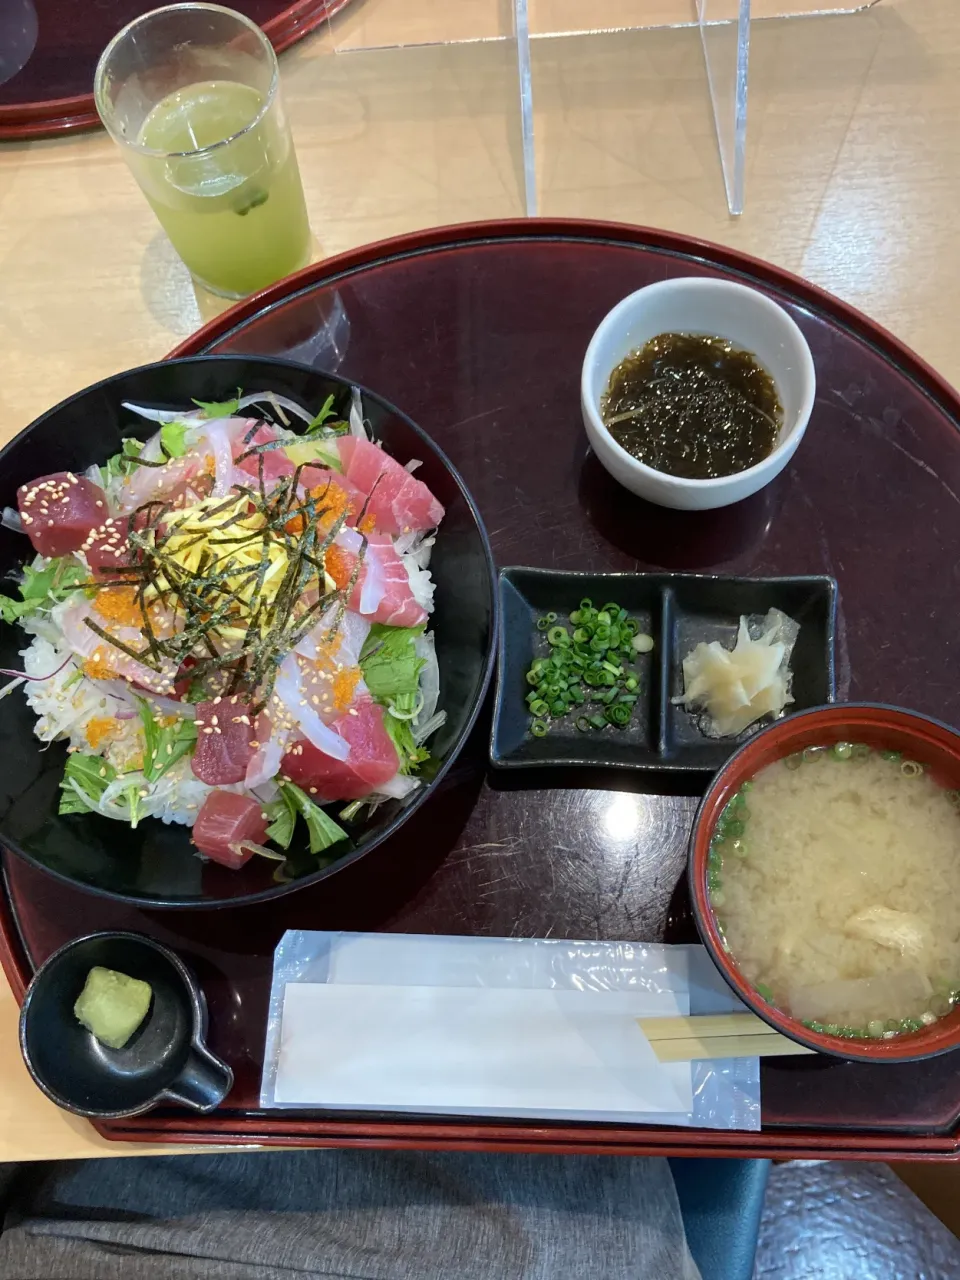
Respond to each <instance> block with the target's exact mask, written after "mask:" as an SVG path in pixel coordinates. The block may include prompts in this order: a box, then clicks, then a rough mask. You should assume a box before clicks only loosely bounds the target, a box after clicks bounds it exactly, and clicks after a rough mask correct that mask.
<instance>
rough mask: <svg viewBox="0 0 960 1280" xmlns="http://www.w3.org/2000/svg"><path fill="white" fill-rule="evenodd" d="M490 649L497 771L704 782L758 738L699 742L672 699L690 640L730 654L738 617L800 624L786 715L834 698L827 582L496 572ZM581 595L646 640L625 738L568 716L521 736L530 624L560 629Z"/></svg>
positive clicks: (832, 589)
mask: <svg viewBox="0 0 960 1280" xmlns="http://www.w3.org/2000/svg"><path fill="white" fill-rule="evenodd" d="M499 591H500V618H501V626H500V640H499V665H498V670H497V694H496V705H495V708H494V716H493V730H492V732H491V735H490V763H491V764H492V765H493V766H494V767H495V768H497V769H532V768H541V767H549V766H557V765H571V766H576V767H583V766H593V767H602V768H619V769H635V770H646V769H650V770H656V771H664V770H666V771H670V772H676V773H705V774H706V773H714V772H715V771H716V770H717V769H719V768H720V767H721V766H722V765H723V764H724V763H725V762H726V761H727V759H728V758H729V757H730V756H731V755H732V754H733V752H734V751H736V749H737V748H738V747H739V746H740V745H741V744H742V743H743V742H745V741H746V740H747V738H749V737H751V736H752V735H753V734H754V733H756V732H757V730H758V729H761V728H763V727H764V725H765V724H768V723H769V720H764V721H760V723H759V724H756V725H751V726H750V727H749V728H748V729H745V730H744V731H743V733H741V734H738V735H737V736H736V737H732V738H721V739H714V738H707V737H704V735H703V734H702V733H700V731H699V729H698V727H697V716H695V715H693V714H691V713H690V712H689V711H687V710H686V709H685V708H684V707H682V706H678V705H676V704H674V703H673V702H672V701H671V699H672V698H674V697H676V696H677V695H678V694H681V693H682V692H683V668H682V663H683V659H684V657H685V656H686V655H687V654H688V653H689V652H690V651H691V650H692V649H693V648H694V647H695V646H696V645H697V644H699V643H700V642H701V641H706V642H708V643H709V642H710V641H711V640H719V641H720V642H721V643H722V644H723V645H724V646H725V647H727V648H733V644H734V641H735V639H736V634H737V628H738V626H739V621H740V617H741V615H743V614H745V615H747V616H755V615H763V614H765V613H766V612H767V610H768V609H780V610H782V611H783V612H784V613H786V614H788V615H789V616H790V617H791V618H793V619H794V621H795V622H797V623H799V624H800V634H799V636H798V638H797V643H796V647H795V648H794V651H793V657H792V659H791V667H792V668H793V684H792V693H793V698H794V701H793V702H792V703H791V704H790V705H789V707H788V711H787V714H790V712H794V711H803V710H805V709H806V708H808V707H817V706H821V705H822V704H823V703H825V702H832V701H833V699H834V689H835V677H834V633H835V630H836V610H837V584H836V582H835V581H834V579H833V578H827V577H798V578H727V577H721V576H715V575H710V576H707V575H703V576H701V575H699V574H682V573H665V574H661V573H569V572H560V571H554V570H551V569H529V568H508V569H502V570H501V571H500V578H499ZM584 596H589V597H590V599H591V600H593V601H594V603H595V604H596V605H597V606H598V607H599V606H600V605H601V604H603V603H604V602H606V601H608V600H614V601H616V603H617V604H619V605H620V606H621V607H622V608H624V609H626V610H627V611H628V613H629V614H630V616H631V617H632V618H635V619H636V620H637V622H638V623H639V624H640V630H641V631H645V632H647V633H648V634H649V635H651V636H652V637H653V640H654V648H653V652H652V653H649V654H644V655H643V656H642V657H641V659H640V661H639V662H638V663H637V664H636V672H637V674H638V675H639V676H640V691H639V693H640V697H639V701H638V702H637V704H636V707H635V709H634V714H633V718H632V719H631V721H630V723H629V725H627V727H626V728H624V729H617V728H614V727H612V726H610V727H608V728H605V729H602V730H596V731H590V732H581V731H580V730H579V729H577V727H576V724H575V719H576V717H575V716H572V715H571V716H568V717H566V718H565V719H563V720H561V721H559V722H558V723H556V724H554V725H551V728H550V732H549V733H548V734H547V735H546V736H545V737H543V738H535V737H534V736H533V735H532V734H531V733H530V721H531V717H530V715H529V714H528V711H527V704H526V701H525V699H526V695H527V693H528V691H529V686H528V685H527V683H526V673H527V671H528V669H529V667H530V663H531V662H532V661H533V659H534V657H535V656H536V654H537V653H539V652H540V651H541V650H543V651H544V652H546V650H547V644H546V639H545V637H544V635H543V633H542V632H540V631H538V630H537V619H538V618H539V617H541V616H542V615H543V614H545V613H547V612H550V611H552V612H554V613H556V614H557V615H558V619H559V620H561V621H566V617H567V615H568V614H569V613H570V612H571V611H572V610H574V609H576V608H577V607H578V606H579V604H580V601H581V600H582V599H583V597H584Z"/></svg>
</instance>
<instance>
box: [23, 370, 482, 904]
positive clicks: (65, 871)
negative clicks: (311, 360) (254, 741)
mask: <svg viewBox="0 0 960 1280" xmlns="http://www.w3.org/2000/svg"><path fill="white" fill-rule="evenodd" d="M237 387H241V388H242V389H243V391H244V392H251V391H261V390H273V391H276V392H279V393H280V394H282V395H286V396H289V397H291V398H292V399H294V400H296V401H298V403H301V404H303V405H304V406H306V407H308V408H309V407H310V406H314V407H315V408H316V409H319V408H320V406H321V405H322V404H323V402H324V401H325V400H326V398H327V396H328V395H329V394H330V393H331V392H332V393H333V394H334V395H335V396H336V397H337V401H338V403H340V402H343V401H344V397H345V395H346V397H347V400H348V399H349V390H348V388H349V384H347V383H345V382H344V381H343V380H342V379H339V378H335V377H332V376H330V375H327V374H323V373H319V372H317V371H315V370H312V369H309V368H307V367H305V366H303V365H298V364H294V363H292V362H290V361H284V360H273V359H262V358H258V357H255V356H236V357H234V356H207V357H198V358H193V359H185V360H171V361H166V362H163V363H159V364H153V365H146V366H144V367H143V368H140V369H134V370H131V371H130V372H128V373H122V374H118V375H117V376H116V377H113V378H108V379H106V380H105V381H104V382H100V383H97V385H96V386H93V387H89V388H88V389H87V390H86V391H82V392H80V393H79V394H78V395H75V396H72V397H71V398H70V399H69V400H65V401H63V403H62V404H59V405H57V406H56V408H54V409H51V410H50V411H49V412H48V413H45V414H44V415H43V416H42V417H41V418H38V419H37V421H36V422H34V423H33V424H32V425H31V426H29V427H27V428H26V430H25V431H22V432H21V433H20V435H18V436H17V437H16V438H15V439H14V440H13V441H11V443H10V444H9V445H7V447H6V448H5V449H3V451H2V452H0V506H16V490H17V488H18V486H19V485H21V484H25V483H27V482H28V481H30V480H33V479H35V478H36V477H37V476H40V475H46V474H50V473H51V472H55V471H64V470H72V471H82V470H84V469H85V468H86V467H88V466H89V465H90V464H91V463H93V462H103V461H104V460H105V459H107V458H108V457H110V455H111V454H114V453H116V452H117V450H118V449H119V448H120V440H121V437H123V436H131V435H135V436H138V437H139V438H141V439H146V438H147V436H148V435H149V434H151V430H152V426H151V424H149V423H144V422H142V421H139V420H138V419H136V418H135V417H134V416H133V415H132V414H131V413H130V412H129V411H127V410H125V409H123V408H122V403H123V402H124V401H131V402H134V403H138V404H149V405H157V406H160V407H165V406H169V407H171V408H183V407H184V406H185V405H189V404H190V402H191V400H193V399H196V400H205V401H210V400H224V399H228V398H229V397H231V396H233V395H234V394H235V393H236V389H237ZM363 401H364V412H365V415H366V418H367V421H368V423H369V424H370V427H371V430H372V433H373V435H374V436H375V438H376V439H377V440H379V441H380V442H381V443H382V444H383V446H384V448H385V449H386V451H387V452H388V453H390V454H392V455H393V456H394V457H396V458H397V459H398V461H400V462H403V463H406V462H408V461H410V460H411V459H413V458H417V459H420V460H421V462H422V464H423V465H422V467H421V468H420V470H419V471H418V473H417V474H418V476H419V477H420V478H421V479H423V480H424V482H425V483H426V484H427V485H429V487H430V489H431V490H432V491H433V493H434V494H435V495H436V496H437V498H438V499H439V500H440V502H442V503H443V505H444V507H445V509H446V516H445V518H444V521H443V524H442V525H441V529H440V533H439V535H438V537H437V542H436V546H435V547H434V552H433V558H432V561H431V565H430V568H431V572H432V573H433V576H434V581H435V583H436V598H435V599H436V608H435V611H434V613H433V615H432V617H431V623H430V625H431V628H432V630H433V632H434V635H435V637H436V646H437V658H438V661H439V664H440V706H441V707H442V708H443V709H445V710H446V712H447V722H446V724H445V725H444V726H443V727H442V728H441V729H439V730H437V732H436V734H435V735H434V736H433V738H432V739H431V740H430V743H429V746H430V750H431V752H432V755H433V758H434V761H433V765H432V767H431V770H430V776H429V778H428V779H425V784H424V786H423V787H422V788H421V789H420V790H419V791H418V792H416V793H414V795H413V796H412V797H411V798H409V799H408V801H407V802H406V803H405V804H403V805H401V804H400V802H398V801H391V802H390V803H388V804H384V805H382V806H381V807H380V808H378V809H377V810H376V812H375V813H374V815H373V816H372V817H371V818H370V819H369V820H368V821H367V822H366V823H365V824H364V823H360V824H354V825H353V826H352V827H351V835H352V837H353V839H352V842H351V845H350V846H349V847H348V848H346V851H345V852H344V853H343V855H342V856H341V857H340V858H338V859H337V860H336V861H334V862H332V863H331V864H330V865H329V866H318V862H317V859H315V858H312V857H311V856H310V854H309V853H308V852H307V849H306V845H305V843H304V844H303V845H302V846H300V847H297V843H296V840H295V842H294V845H293V847H292V849H291V857H290V868H291V871H292V873H293V876H294V878H293V880H292V881H290V882H288V883H282V884H281V883H276V882H275V880H274V871H275V868H276V864H275V863H269V862H267V861H266V860H265V859H262V858H253V859H251V861H250V862H248V863H247V864H246V866H244V867H243V868H241V869H240V870H239V871H229V870H227V869H226V868H224V867H220V866H218V865H216V864H213V863H206V862H203V861H201V860H200V858H199V857H198V856H197V853H196V850H195V849H194V847H193V846H192V845H191V843H190V839H189V831H188V829H187V828H186V827H182V826H173V825H171V826H166V825H164V824H163V823H161V822H160V821H159V820H157V819H154V818H150V819H147V820H145V821H144V822H142V823H141V824H140V825H139V826H138V827H137V829H136V830H131V829H130V828H129V827H127V826H125V825H124V824H122V823H120V822H116V821H113V820H111V819H108V818H102V817H100V816H99V815H93V814H91V815H78V814H73V815H69V816H66V817H61V816H59V815H58V813H57V808H58V802H59V794H60V793H59V784H60V779H61V777H62V775H63V768H64V762H65V760H66V758H67V757H66V748H65V745H64V744H61V743H54V744H53V745H52V746H50V747H48V748H46V749H43V744H42V743H41V742H40V741H39V740H38V739H37V738H36V737H35V736H34V734H33V726H34V720H35V717H34V715H33V713H32V712H31V711H30V708H29V707H28V706H27V704H26V701H25V700H24V697H23V695H22V693H21V692H20V691H19V690H16V691H14V692H13V693H12V694H10V695H9V696H7V697H6V698H4V699H3V700H2V701H0V759H2V762H3V767H2V768H0V843H2V844H3V846H4V847H5V848H7V849H11V850H13V851H14V852H15V853H17V854H19V855H20V856H22V857H24V858H26V859H27V860H28V861H29V862H32V863H33V864H34V865H35V866H38V867H40V868H42V869H43V870H44V871H48V872H50V873H51V874H52V875H54V876H57V877H58V878H60V879H62V880H67V881H70V882H71V883H73V884H76V885H79V886H80V887H81V888H84V889H89V890H92V891H93V892H96V893H100V894H104V895H107V896H109V897H113V898H122V899H125V900H127V901H131V902H135V903H138V904H140V905H143V906H150V907H187V906H202V907H211V906H228V905H239V904H240V903H242V902H252V901H259V900H262V899H265V898H270V897H275V896H277V895H279V894H281V893H286V892H288V891H289V890H290V889H291V888H294V887H298V886H300V885H304V884H309V883H314V882H316V881H318V880H322V879H324V878H326V877H327V876H330V875H333V874H335V873H336V872H337V871H339V870H340V869H341V868H343V867H345V866H348V865H350V864H351V863H353V862H356V861H357V859H359V858H362V857H363V855H364V854H365V853H367V852H368V851H369V850H371V849H372V848H373V847H374V846H375V845H377V844H379V843H380V842H381V841H382V840H384V839H386V837H387V836H390V835H392V834H393V833H394V832H395V831H396V830H397V829H398V828H399V827H400V825H401V824H402V823H403V822H405V821H406V819H407V818H408V817H409V816H410V814H411V813H413V812H414V811H415V810H417V809H419V807H420V806H421V805H423V804H425V803H428V802H429V800H430V797H431V795H433V794H434V793H435V792H436V791H437V789H438V788H439V787H441V786H442V785H443V777H444V774H445V773H446V772H447V770H448V769H449V767H450V765H451V763H452V762H453V760H454V759H455V758H456V756H457V753H458V752H459V751H460V749H461V747H462V745H463V743H464V741H465V739H466V737H467V734H468V733H469V731H470V728H471V726H472V725H473V722H474V720H475V719H476V716H477V713H478V711H479V709H480V705H481V703H482V701H483V697H484V694H485V692H486V689H487V685H488V683H489V680H490V674H491V670H492V667H493V661H494V642H495V636H496V617H497V601H496V584H495V581H494V569H493V560H492V557H491V553H490V546H489V542H488V540H487V534H486V530H485V529H484V527H483V522H482V521H481V519H480V515H479V513H478V511H477V508H476V506H475V504H474V502H473V499H472V498H471V497H470V495H469V493H468V492H467V490H466V488H465V487H464V484H463V481H462V480H461V479H460V476H459V475H458V474H457V472H456V471H455V470H454V469H453V467H452V466H451V464H450V463H449V462H448V461H447V459H446V457H445V456H444V454H443V453H442V452H441V451H440V449H438V448H437V446H436V445H435V444H434V443H433V442H432V441H431V440H430V438H429V437H428V436H427V435H426V434H425V433H424V432H423V431H421V430H420V428H419V427H417V426H416V425H415V424H414V423H413V422H411V421H410V419H409V418H407V417H405V416H404V414H402V413H401V412H400V411H399V410H398V409H395V408H394V407H393V406H392V405H391V404H389V403H387V402H386V401H385V400H383V399H381V398H380V397H378V396H376V395H375V394H373V393H372V392H368V391H366V390H364V396H363ZM31 558H32V550H31V548H30V546H29V544H28V543H27V540H26V538H25V537H24V536H23V535H22V534H18V533H16V532H13V531H11V530H9V529H6V528H2V529H0V574H2V575H9V574H10V573H11V572H12V571H14V570H16V569H17V568H18V567H19V566H20V565H21V564H22V563H23V562H24V561H27V560H29V559H31ZM6 589H7V590H10V587H9V586H7V588H6ZM24 644H25V636H24V633H23V632H22V631H21V630H20V628H19V627H17V626H14V625H8V624H6V623H0V666H3V667H7V668H15V669H20V668H21V667H22V659H21V658H20V655H19V650H20V649H22V648H23V647H24ZM340 847H341V848H344V847H345V846H340Z"/></svg>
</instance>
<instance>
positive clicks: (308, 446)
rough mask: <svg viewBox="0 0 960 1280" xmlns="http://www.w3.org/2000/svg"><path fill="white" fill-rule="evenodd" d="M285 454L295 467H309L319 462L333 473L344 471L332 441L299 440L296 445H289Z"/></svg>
mask: <svg viewBox="0 0 960 1280" xmlns="http://www.w3.org/2000/svg"><path fill="white" fill-rule="evenodd" d="M283 452H284V453H285V454H286V455H287V457H288V458H289V459H290V461H291V462H292V463H293V465H294V466H295V467H301V466H309V465H310V463H311V462H319V463H320V465H321V466H323V467H329V468H330V469H331V471H342V470H343V466H342V464H341V462H340V454H339V452H338V451H337V446H336V445H335V444H334V442H333V441H332V440H327V439H314V440H297V441H296V442H295V443H294V444H288V445H287V446H286V448H285V449H284V450H283Z"/></svg>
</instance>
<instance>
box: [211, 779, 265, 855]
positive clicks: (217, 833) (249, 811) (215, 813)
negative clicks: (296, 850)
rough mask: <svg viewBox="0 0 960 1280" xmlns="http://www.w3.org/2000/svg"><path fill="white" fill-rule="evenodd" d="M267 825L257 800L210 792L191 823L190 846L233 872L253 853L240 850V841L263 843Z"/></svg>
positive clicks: (231, 793)
mask: <svg viewBox="0 0 960 1280" xmlns="http://www.w3.org/2000/svg"><path fill="white" fill-rule="evenodd" d="M268 825H269V822H268V819H267V818H265V817H264V816H263V807H262V805H261V804H260V802H259V801H258V800H254V799H252V798H251V797H250V796H241V795H238V794H237V793H236V792H234V791H211V792H210V794H209V795H208V796H207V797H206V799H205V800H204V802H203V804H202V805H201V806H200V812H199V813H198V814H197V820H196V822H195V823H194V824H193V843H194V844H195V845H196V846H197V848H198V849H199V850H200V852H201V853H205V854H206V855H207V857H208V858H212V859H213V861H214V862H221V863H223V865H224V866H225V867H230V869H231V870H233V871H236V870H237V869H238V868H239V867H242V866H243V864H244V863H245V862H249V860H250V859H251V858H252V857H253V854H254V852H255V851H254V850H253V849H250V848H241V847H240V845H241V842H244V841H253V843H254V844H263V842H264V840H265V839H266V837H267V826H268Z"/></svg>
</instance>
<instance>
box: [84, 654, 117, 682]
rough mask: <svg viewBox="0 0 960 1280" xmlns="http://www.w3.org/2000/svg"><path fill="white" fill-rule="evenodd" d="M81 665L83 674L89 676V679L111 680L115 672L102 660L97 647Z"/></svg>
mask: <svg viewBox="0 0 960 1280" xmlns="http://www.w3.org/2000/svg"><path fill="white" fill-rule="evenodd" d="M81 665H82V666H83V674H84V675H85V676H89V677H90V679H91V680H113V679H114V677H115V676H116V674H117V673H116V671H114V669H113V667H111V666H110V664H109V662H105V661H104V659H103V656H102V655H101V653H100V650H99V649H98V650H97V651H96V653H94V654H93V655H92V656H91V657H89V658H86V659H85V660H84V662H83V663H82V664H81Z"/></svg>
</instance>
